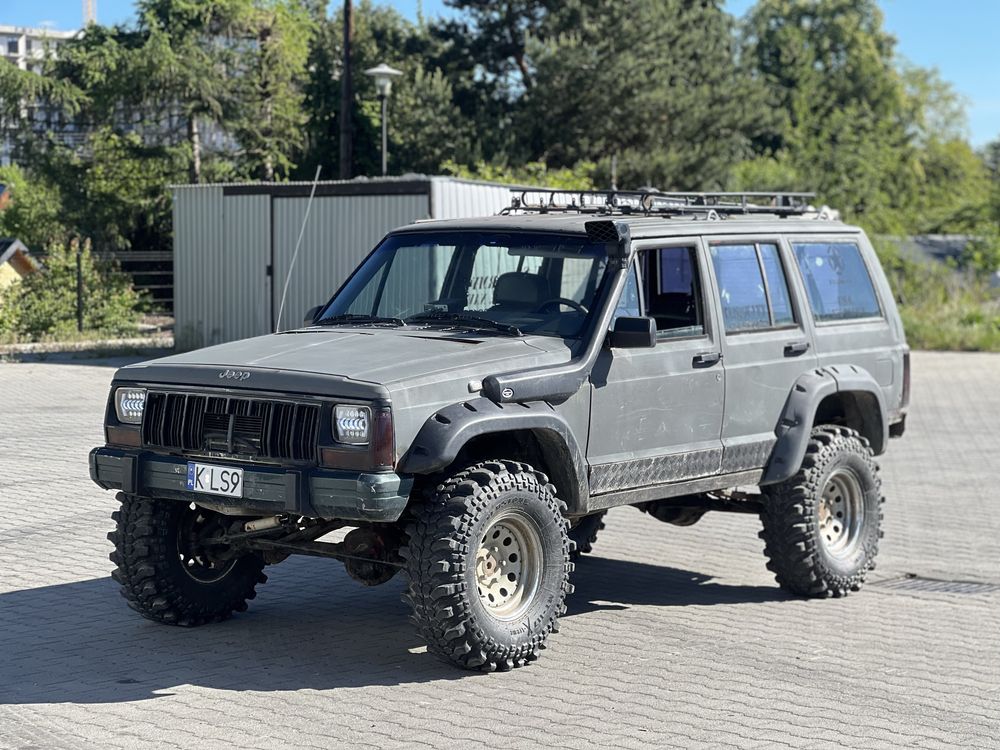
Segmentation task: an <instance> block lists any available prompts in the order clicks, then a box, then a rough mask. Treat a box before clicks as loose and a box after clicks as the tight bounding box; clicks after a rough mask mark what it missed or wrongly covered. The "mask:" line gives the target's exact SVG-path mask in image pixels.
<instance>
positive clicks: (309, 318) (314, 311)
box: [302, 305, 323, 326]
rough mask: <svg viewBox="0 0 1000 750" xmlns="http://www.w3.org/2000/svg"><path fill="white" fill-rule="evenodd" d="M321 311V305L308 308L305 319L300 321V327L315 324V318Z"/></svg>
mask: <svg viewBox="0 0 1000 750" xmlns="http://www.w3.org/2000/svg"><path fill="white" fill-rule="evenodd" d="M322 309H323V305H316V307H311V308H309V312H307V313H306V316H305V318H303V319H302V325H307V326H311V325H312V324H313V323H315V322H316V316H317V315H319V314H320V311H321V310H322Z"/></svg>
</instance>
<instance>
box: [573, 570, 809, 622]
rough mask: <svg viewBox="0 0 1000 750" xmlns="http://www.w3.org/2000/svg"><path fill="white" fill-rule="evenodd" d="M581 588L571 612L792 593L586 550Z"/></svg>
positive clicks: (746, 600)
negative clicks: (612, 557)
mask: <svg viewBox="0 0 1000 750" xmlns="http://www.w3.org/2000/svg"><path fill="white" fill-rule="evenodd" d="M573 584H574V586H575V587H576V590H575V591H574V592H573V594H572V595H571V596H570V597H569V599H568V600H567V603H566V616H568V617H571V616H573V615H581V614H585V613H587V612H594V611H597V610H615V609H628V608H629V607H631V606H652V607H687V606H707V605H712V604H750V603H762V602H772V601H784V600H786V599H791V598H793V597H791V596H790V595H789V594H786V593H785V592H784V591H782V590H781V589H780V588H778V587H777V586H739V585H735V586H732V585H726V584H721V583H714V582H713V578H712V576H709V575H705V574H703V573H696V572H694V571H691V570H682V569H680V568H671V567H667V566H664V565H648V564H645V563H639V562H632V561H629V560H612V559H609V558H606V557H594V556H591V555H587V556H584V557H583V558H581V559H580V560H578V561H577V563H576V573H575V574H574V576H573Z"/></svg>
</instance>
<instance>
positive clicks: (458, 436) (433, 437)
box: [398, 398, 590, 513]
mask: <svg viewBox="0 0 1000 750" xmlns="http://www.w3.org/2000/svg"><path fill="white" fill-rule="evenodd" d="M505 432H530V433H532V434H533V435H534V436H535V437H536V438H537V439H538V442H539V445H540V447H541V449H542V452H543V453H544V454H545V456H546V458H547V459H548V460H547V464H548V465H547V466H546V467H545V468H546V471H547V473H548V474H549V479H550V480H551V481H552V482H553V483H554V484H556V485H557V487H558V488H559V491H560V492H559V495H560V499H561V500H563V501H564V502H566V504H567V506H568V512H569V513H573V512H575V511H577V510H580V509H583V508H586V507H587V503H588V502H589V500H590V487H589V484H588V481H587V463H586V460H585V459H584V456H583V452H582V451H581V450H580V446H579V444H578V443H577V441H576V437H575V436H574V435H573V430H572V429H571V428H570V426H569V424H568V423H567V422H566V420H565V419H564V418H563V417H562V415H560V414H559V413H558V412H557V411H556V410H555V409H553V408H552V406H551V405H550V404H548V403H546V402H544V401H531V402H525V403H516V404H498V403H496V402H495V401H492V400H490V399H488V398H473V399H469V400H468V401H462V402H460V403H457V404H452V405H451V406H446V407H444V408H443V409H438V410H437V411H436V412H434V414H432V415H431V416H430V417H429V418H428V419H427V421H426V422H424V424H423V426H422V427H421V428H420V431H419V432H418V433H417V436H416V437H415V438H414V439H413V442H412V443H411V445H410V448H409V450H408V451H407V452H406V454H405V455H404V456H403V458H402V460H401V461H400V463H399V466H398V471H399V472H400V473H401V474H423V475H426V474H433V473H435V472H437V471H441V470H442V469H444V468H446V467H448V466H449V465H451V463H452V462H453V461H454V460H455V459H456V458H457V457H458V454H459V452H460V451H461V450H462V448H463V447H464V446H465V445H467V444H468V442H469V441H470V440H472V439H474V438H477V437H480V436H482V435H489V434H498V433H505ZM539 468H541V467H539Z"/></svg>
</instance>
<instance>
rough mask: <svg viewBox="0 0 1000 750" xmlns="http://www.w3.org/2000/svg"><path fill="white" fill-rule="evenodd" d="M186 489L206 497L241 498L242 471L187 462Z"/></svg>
mask: <svg viewBox="0 0 1000 750" xmlns="http://www.w3.org/2000/svg"><path fill="white" fill-rule="evenodd" d="M187 488H188V489H189V490H192V491H194V492H204V493H206V494H208V495H225V496H226V497H243V469H234V468H230V467H229V466H213V465H212V464H196V463H194V462H193V461H189V462H188V473H187Z"/></svg>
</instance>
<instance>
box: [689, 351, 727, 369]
mask: <svg viewBox="0 0 1000 750" xmlns="http://www.w3.org/2000/svg"><path fill="white" fill-rule="evenodd" d="M720 359H722V352H699V353H698V354H695V355H694V360H693V361H692V362H691V364H693V365H694V366H695V367H709V366H711V365H714V364H715V363H716V362H718V361H719V360H720Z"/></svg>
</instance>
